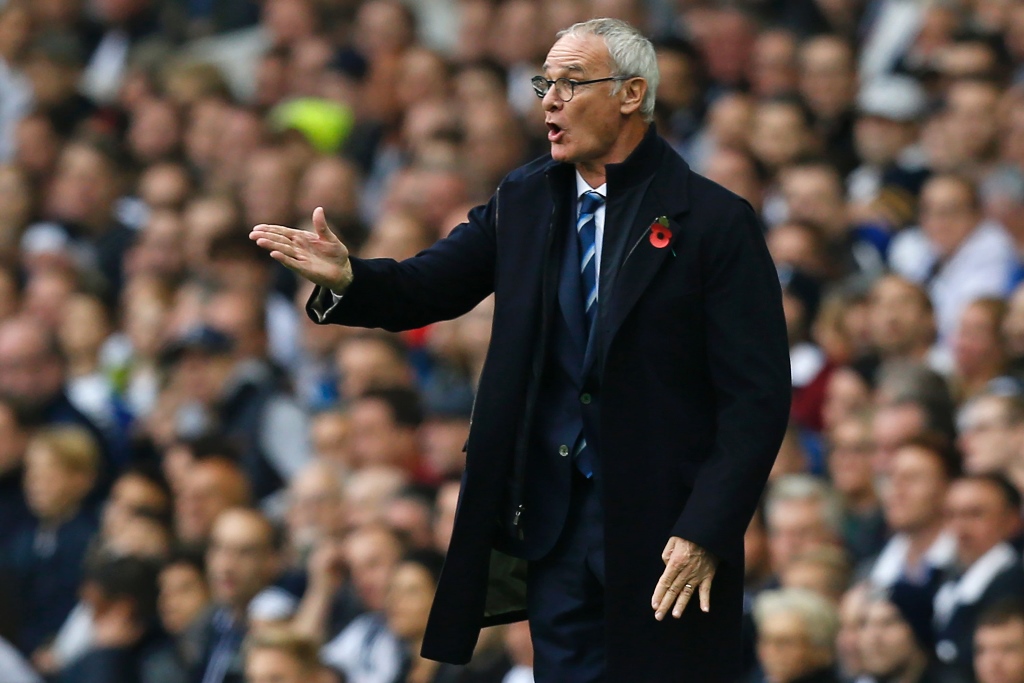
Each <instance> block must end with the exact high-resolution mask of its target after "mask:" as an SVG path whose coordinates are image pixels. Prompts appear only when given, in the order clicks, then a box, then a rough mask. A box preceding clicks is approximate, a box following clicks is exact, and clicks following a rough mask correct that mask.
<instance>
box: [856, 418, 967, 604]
mask: <svg viewBox="0 0 1024 683" xmlns="http://www.w3.org/2000/svg"><path fill="white" fill-rule="evenodd" d="M959 471H960V465H959V462H958V460H957V458H956V454H955V453H953V452H952V451H951V450H950V449H949V448H948V447H946V446H945V444H943V443H942V442H941V441H936V440H935V439H930V438H927V437H923V438H918V439H912V440H909V441H907V442H905V443H904V444H903V445H901V446H900V447H899V448H897V449H896V452H895V454H894V455H893V459H892V463H891V465H890V467H889V472H888V481H887V482H886V486H885V487H884V488H883V495H882V509H883V512H884V514H885V523H886V526H887V527H888V529H889V530H890V532H892V537H891V538H890V539H889V541H888V543H886V545H885V547H884V548H883V549H882V551H881V553H880V554H879V555H878V558H877V559H876V560H875V561H874V564H873V566H872V567H871V574H870V576H871V582H872V584H874V585H875V586H876V587H878V588H891V587H892V586H894V585H896V584H897V583H900V582H902V583H908V584H912V585H928V584H931V583H932V582H933V581H934V579H935V577H936V574H937V573H938V572H940V571H942V570H945V569H946V568H947V567H948V566H949V565H950V564H952V563H953V560H954V553H955V552H956V540H955V538H954V537H953V535H952V534H951V533H949V532H947V531H946V530H945V524H944V521H943V519H942V512H943V504H944V501H945V498H946V492H947V490H948V487H949V484H950V482H951V481H953V479H954V478H955V477H956V476H957V475H958V474H959Z"/></svg>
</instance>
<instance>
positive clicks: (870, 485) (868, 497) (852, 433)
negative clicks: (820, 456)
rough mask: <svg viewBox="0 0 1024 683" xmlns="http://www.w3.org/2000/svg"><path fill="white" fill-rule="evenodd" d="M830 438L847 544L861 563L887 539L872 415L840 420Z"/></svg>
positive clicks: (831, 469) (834, 481)
mask: <svg viewBox="0 0 1024 683" xmlns="http://www.w3.org/2000/svg"><path fill="white" fill-rule="evenodd" d="M829 441H830V446H831V449H830V451H829V456H828V472H829V477H830V478H831V480H832V485H833V486H834V487H835V490H836V492H837V493H838V494H839V495H840V496H842V498H843V540H844V544H845V546H846V547H847V548H848V549H849V550H850V552H851V553H852V555H853V560H854V562H860V561H862V560H865V559H867V558H868V557H870V556H872V555H874V554H876V553H877V552H878V551H879V550H880V549H881V546H882V543H883V542H884V540H885V521H884V518H883V515H882V509H881V505H880V503H879V499H878V495H877V493H876V492H875V476H874V475H875V473H874V468H873V467H872V458H873V455H874V450H875V449H874V443H873V442H872V440H871V418H870V415H869V414H864V413H862V414H860V415H852V416H850V417H849V418H847V419H845V420H843V421H840V422H839V423H837V424H836V425H835V428H834V429H833V430H832V433H831V436H830V438H829ZM844 588H845V587H844Z"/></svg>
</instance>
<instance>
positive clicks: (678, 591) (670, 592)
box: [654, 563, 693, 621]
mask: <svg viewBox="0 0 1024 683" xmlns="http://www.w3.org/2000/svg"><path fill="white" fill-rule="evenodd" d="M672 566H673V565H672V564H670V565H669V567H672ZM666 574H668V572H667V571H666ZM689 575H690V572H688V571H685V567H684V566H683V565H680V564H678V563H675V570H674V572H673V574H672V579H671V581H670V582H668V585H666V587H665V592H664V594H663V595H662V597H661V601H660V602H659V603H658V606H657V607H656V608H655V614H654V617H655V618H656V619H658V620H659V621H660V620H661V619H663V618H664V617H665V615H666V614H668V612H669V610H671V609H672V605H673V604H675V602H676V601H677V600H678V599H679V596H680V595H682V593H683V591H684V587H685V586H686V584H690V583H691V581H690V580H689V579H688V578H687V577H688V576H689ZM690 592H691V593H692V592H693V589H692V588H691V589H690ZM687 600H689V598H687Z"/></svg>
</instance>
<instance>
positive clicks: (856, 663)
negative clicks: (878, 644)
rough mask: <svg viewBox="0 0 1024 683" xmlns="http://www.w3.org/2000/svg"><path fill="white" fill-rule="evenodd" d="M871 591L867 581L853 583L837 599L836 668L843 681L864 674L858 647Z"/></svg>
mask: <svg viewBox="0 0 1024 683" xmlns="http://www.w3.org/2000/svg"><path fill="white" fill-rule="evenodd" d="M871 591H872V588H871V584H870V583H868V582H867V581H862V582H860V583H855V584H854V585H852V586H850V588H849V589H848V590H847V591H846V593H845V594H843V599H842V600H840V601H839V632H838V634H837V635H836V670H837V672H838V673H839V677H840V679H841V680H843V681H856V680H859V678H860V676H861V675H863V674H865V673H866V671H865V670H864V658H863V655H862V653H861V648H860V635H861V630H862V629H863V628H864V619H865V614H866V611H867V606H868V595H869V593H870V592H871Z"/></svg>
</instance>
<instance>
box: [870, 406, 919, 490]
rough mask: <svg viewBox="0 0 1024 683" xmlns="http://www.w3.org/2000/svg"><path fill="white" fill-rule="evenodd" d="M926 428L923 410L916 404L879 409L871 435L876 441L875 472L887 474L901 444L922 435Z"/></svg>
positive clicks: (873, 421) (872, 425)
mask: <svg viewBox="0 0 1024 683" xmlns="http://www.w3.org/2000/svg"><path fill="white" fill-rule="evenodd" d="M924 428H925V418H924V414H923V411H922V410H921V408H919V407H918V406H916V405H909V404H908V405H895V406H886V407H884V408H881V409H879V410H878V412H877V413H875V417H874V419H873V420H872V423H871V436H872V437H873V439H874V441H875V460H874V468H875V474H878V475H884V474H887V473H888V472H889V468H890V467H891V466H892V458H893V456H894V455H895V453H896V449H897V448H899V445H900V444H901V443H903V442H904V441H906V440H908V439H911V438H913V437H915V436H920V435H921V434H922V433H923V432H924Z"/></svg>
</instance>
